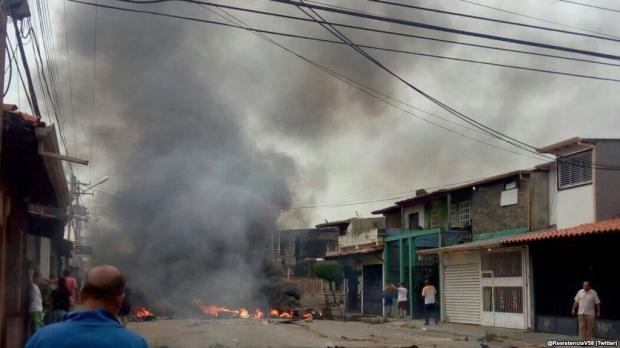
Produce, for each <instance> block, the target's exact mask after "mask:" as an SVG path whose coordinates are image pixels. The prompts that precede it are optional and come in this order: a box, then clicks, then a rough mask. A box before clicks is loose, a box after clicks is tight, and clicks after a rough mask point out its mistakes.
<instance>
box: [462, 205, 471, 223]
mask: <svg viewBox="0 0 620 348" xmlns="http://www.w3.org/2000/svg"><path fill="white" fill-rule="evenodd" d="M459 223H460V224H461V226H465V225H470V224H471V201H463V202H460V203H459Z"/></svg>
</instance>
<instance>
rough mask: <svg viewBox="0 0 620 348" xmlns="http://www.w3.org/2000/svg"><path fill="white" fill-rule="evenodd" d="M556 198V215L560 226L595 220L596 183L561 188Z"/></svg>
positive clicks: (557, 223)
mask: <svg viewBox="0 0 620 348" xmlns="http://www.w3.org/2000/svg"><path fill="white" fill-rule="evenodd" d="M555 199H556V203H555V208H556V212H555V216H556V225H557V227H558V228H565V227H571V226H575V225H580V224H584V223H589V222H593V221H594V218H595V217H594V185H592V184H590V185H585V186H578V187H573V188H569V189H564V190H559V191H557V194H556V197H555Z"/></svg>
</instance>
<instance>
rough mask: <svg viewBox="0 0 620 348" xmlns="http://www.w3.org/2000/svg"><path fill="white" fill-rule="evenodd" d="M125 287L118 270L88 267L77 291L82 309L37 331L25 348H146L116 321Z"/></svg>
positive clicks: (144, 342) (142, 341) (136, 337)
mask: <svg viewBox="0 0 620 348" xmlns="http://www.w3.org/2000/svg"><path fill="white" fill-rule="evenodd" d="M124 288H125V279H124V278H123V275H122V274H121V272H120V271H119V270H118V269H116V268H114V267H112V266H107V265H104V266H96V267H93V268H91V269H90V270H89V271H88V272H87V273H86V276H85V281H84V286H83V287H82V290H81V292H80V298H81V299H82V307H83V310H80V311H76V312H70V313H68V314H67V315H65V320H64V321H62V322H59V323H56V324H52V325H48V326H46V327H44V328H42V329H40V330H39V331H38V332H37V333H36V334H35V335H34V336H32V337H31V338H30V339H29V340H28V343H26V348H52V347H88V348H148V344H147V343H146V341H145V340H144V338H142V337H140V336H138V335H137V334H135V333H133V332H131V331H129V330H127V329H126V328H124V327H123V325H122V324H121V323H120V322H119V321H118V319H117V318H116V315H117V314H118V310H119V309H120V307H121V305H122V303H123V297H124V296H125V294H124V292H123V289H124Z"/></svg>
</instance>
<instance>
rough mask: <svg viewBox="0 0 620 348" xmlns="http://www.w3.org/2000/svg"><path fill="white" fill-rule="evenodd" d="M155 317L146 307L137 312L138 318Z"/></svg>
mask: <svg viewBox="0 0 620 348" xmlns="http://www.w3.org/2000/svg"><path fill="white" fill-rule="evenodd" d="M153 315H154V314H153V312H151V311H149V310H148V309H146V308H144V307H141V308H138V310H137V311H136V318H146V317H150V316H153Z"/></svg>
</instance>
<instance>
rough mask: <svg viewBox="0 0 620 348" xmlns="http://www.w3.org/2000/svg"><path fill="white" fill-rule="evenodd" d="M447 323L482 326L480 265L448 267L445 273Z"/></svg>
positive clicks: (469, 264) (468, 264) (470, 264)
mask: <svg viewBox="0 0 620 348" xmlns="http://www.w3.org/2000/svg"><path fill="white" fill-rule="evenodd" d="M443 291H444V298H445V316H446V321H448V322H451V323H464V324H480V265H479V264H478V263H467V264H456V265H446V266H445V273H444V286H443Z"/></svg>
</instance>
